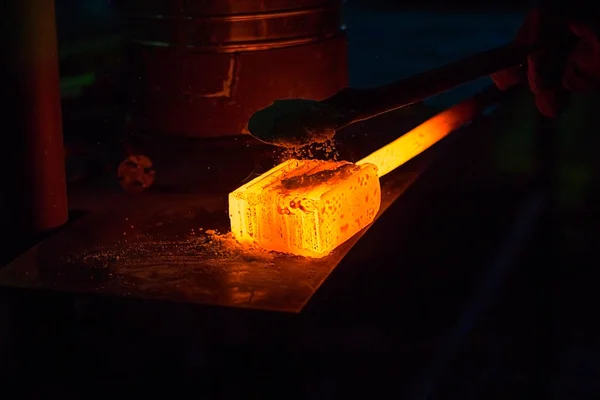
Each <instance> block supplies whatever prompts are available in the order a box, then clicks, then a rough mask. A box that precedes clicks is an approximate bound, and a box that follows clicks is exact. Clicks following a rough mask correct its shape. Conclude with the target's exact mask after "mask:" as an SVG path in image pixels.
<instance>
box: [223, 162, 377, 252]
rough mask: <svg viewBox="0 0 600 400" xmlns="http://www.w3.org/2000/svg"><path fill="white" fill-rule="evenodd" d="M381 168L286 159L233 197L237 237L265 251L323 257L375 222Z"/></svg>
mask: <svg viewBox="0 0 600 400" xmlns="http://www.w3.org/2000/svg"><path fill="white" fill-rule="evenodd" d="M380 202H381V189H380V186H379V179H378V177H377V167H375V166H374V165H372V164H362V165H360V166H359V165H356V164H352V163H349V162H329V161H320V160H288V161H286V162H284V163H282V164H280V165H278V166H276V167H275V168H273V169H271V170H270V171H268V172H266V173H264V174H263V175H261V176H259V177H257V178H256V179H254V180H252V181H251V182H248V183H247V184H245V185H243V186H241V187H240V188H238V189H236V190H235V191H233V192H231V193H230V194H229V217H230V220H231V231H232V233H233V236H234V237H235V238H236V239H237V240H238V241H240V242H242V243H249V244H257V245H259V246H260V247H262V248H264V249H267V250H274V251H279V252H283V253H290V254H295V255H301V256H308V257H323V256H326V255H327V254H329V253H330V252H331V251H332V250H333V249H335V248H336V247H337V246H339V245H340V244H342V243H344V242H345V241H346V240H348V239H350V238H351V237H352V236H353V235H354V234H356V233H357V232H359V231H360V230H361V229H363V228H364V227H366V226H367V225H369V224H370V223H371V222H373V220H374V219H375V216H376V215H377V212H378V211H379V206H380Z"/></svg>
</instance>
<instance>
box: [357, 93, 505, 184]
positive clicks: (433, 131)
mask: <svg viewBox="0 0 600 400" xmlns="http://www.w3.org/2000/svg"><path fill="white" fill-rule="evenodd" d="M498 94H499V91H498V90H497V89H496V88H490V89H487V90H484V91H483V92H481V93H480V94H478V95H476V96H474V97H472V98H470V99H468V100H465V101H463V102H461V103H459V104H457V105H455V106H453V107H450V108H449V109H447V110H445V111H442V112H441V113H439V114H437V115H436V116H434V117H433V118H431V119H428V120H427V121H425V122H423V123H422V124H421V125H419V126H417V127H416V128H414V129H413V130H411V131H409V132H407V133H405V134H404V135H402V136H401V137H399V138H398V139H396V140H394V141H393V142H391V143H389V144H387V145H385V146H383V147H382V148H380V149H379V150H376V151H374V152H373V153H371V154H369V155H368V156H366V157H365V158H363V159H362V160H360V161H358V162H357V163H356V164H358V165H362V164H374V165H376V166H377V175H378V176H379V177H380V178H381V177H382V176H384V175H386V174H388V173H389V172H391V171H393V170H394V169H396V168H398V167H399V166H401V165H402V164H404V163H406V162H407V161H409V160H411V159H412V158H414V157H416V156H418V155H419V154H421V153H422V152H424V151H425V150H427V149H428V148H430V147H431V146H433V145H434V144H436V143H437V142H439V141H440V140H442V139H443V138H445V137H446V136H448V134H450V133H451V132H452V131H455V130H456V129H458V128H460V127H461V126H462V125H464V124H465V123H467V122H469V121H471V120H472V119H473V118H474V117H476V116H477V115H478V114H479V113H480V112H481V111H482V110H483V109H485V108H486V107H487V106H489V105H490V103H491V102H492V101H494V100H497V97H498Z"/></svg>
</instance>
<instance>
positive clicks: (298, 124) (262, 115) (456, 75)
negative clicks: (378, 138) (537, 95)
mask: <svg viewBox="0 0 600 400" xmlns="http://www.w3.org/2000/svg"><path fill="white" fill-rule="evenodd" d="M539 47H540V46H539V45H537V46H533V45H532V46H520V45H515V44H509V45H505V46H502V47H498V48H495V49H492V50H488V51H486V52H483V53H480V54H476V55H474V56H471V57H468V58H465V59H462V60H460V61H457V62H454V63H451V64H448V65H445V66H442V67H440V68H437V69H434V70H431V71H428V72H425V73H421V74H419V75H416V76H413V77H410V78H407V79H403V80H400V81H397V82H394V83H391V84H388V85H384V86H380V87H375V88H368V89H352V88H344V89H342V90H340V91H339V92H338V93H336V94H335V95H333V96H331V97H329V98H327V99H325V100H322V101H314V100H305V99H286V100H276V101H275V102H274V103H273V104H272V105H270V106H268V107H266V108H263V109H262V110H259V111H257V112H256V113H255V114H254V115H253V116H252V117H251V118H250V121H249V123H248V130H249V131H250V133H251V134H252V136H254V137H256V138H257V139H259V140H261V141H263V142H266V143H270V144H274V145H278V146H285V147H297V146H302V145H306V144H309V143H312V142H315V141H320V140H322V139H323V138H324V137H333V135H335V133H336V132H337V131H338V130H340V129H342V128H344V127H346V126H348V125H351V124H353V123H355V122H359V121H363V120H366V119H370V118H373V117H376V116H378V115H381V114H384V113H387V112H390V111H393V110H397V109H399V108H402V107H406V106H408V105H411V104H414V103H417V102H420V101H422V100H425V99H427V98H429V97H432V96H435V95H437V94H440V93H443V92H445V91H448V90H450V89H453V88H455V87H457V86H460V85H462V84H464V83H467V82H471V81H474V80H476V79H478V78H481V77H484V76H487V75H490V74H492V73H494V72H497V71H500V70H503V69H506V68H510V67H515V66H520V65H523V64H524V63H525V62H526V59H527V56H528V55H529V54H531V53H532V52H534V51H536V50H537V49H539Z"/></svg>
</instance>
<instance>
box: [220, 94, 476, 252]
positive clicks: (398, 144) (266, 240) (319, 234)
mask: <svg viewBox="0 0 600 400" xmlns="http://www.w3.org/2000/svg"><path fill="white" fill-rule="evenodd" d="M480 100H481V99H478V98H477V97H474V98H472V99H469V100H467V101H464V102H462V103H459V104H457V105H455V106H453V107H451V108H449V109H448V110H445V111H443V112H441V113H439V114H438V115H436V116H434V117H433V118H431V119H429V120H427V121H425V122H424V123H422V124H421V125H419V126H417V127H416V128H414V129H413V130H411V131H409V132H408V133H406V134H404V135H402V136H401V137H400V138H398V139H396V140H394V141H393V142H391V143H389V144H388V145H386V146H384V147H382V148H381V149H379V150H377V151H375V152H373V153H372V154H370V155H368V156H367V157H365V158H363V159H362V160H360V161H358V162H357V163H356V164H352V163H349V162H330V161H318V160H303V161H300V160H289V161H286V162H284V163H282V164H280V165H278V166H276V167H275V168H273V169H271V170H270V171H267V172H265V173H264V174H263V175H261V176H259V177H257V178H256V179H254V180H252V181H251V182H249V183H247V184H245V185H243V186H241V187H240V188H238V189H236V190H235V191H233V192H232V193H230V194H229V217H230V221H231V231H232V233H233V236H234V237H235V238H236V239H237V240H238V241H239V242H242V243H251V244H255V245H258V246H260V247H262V248H264V249H267V250H273V251H279V252H283V253H289V254H294V255H299V256H308V257H324V256H326V255H327V254H329V253H330V252H331V251H332V250H333V249H335V248H336V247H337V246H339V245H341V244H342V243H344V242H345V241H346V240H348V239H350V238H351V237H352V236H353V235H355V234H356V233H358V232H359V231H360V230H361V229H363V228H365V227H366V226H367V225H369V224H370V223H371V222H373V220H374V219H375V216H376V215H377V212H378V211H379V207H380V201H381V189H380V184H379V178H380V177H382V176H384V175H386V174H387V173H389V172H391V171H393V170H394V169H396V168H398V167H399V166H400V165H402V164H404V163H406V162H407V161H409V160H410V159H412V158H414V157H416V156H417V155H419V154H420V153H422V152H423V151H425V150H427V149H428V148H429V147H431V146H432V145H434V144H435V143H437V142H438V141H440V140H441V139H443V138H444V137H446V136H447V135H448V134H449V133H450V132H452V131H454V130H456V129H457V128H459V127H460V126H461V125H463V124H464V123H465V122H468V121H470V120H471V119H473V118H474V117H475V116H476V115H477V114H478V113H479V112H480V111H481V109H482V108H483V104H484V102H481V101H480Z"/></svg>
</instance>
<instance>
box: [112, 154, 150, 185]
mask: <svg viewBox="0 0 600 400" xmlns="http://www.w3.org/2000/svg"><path fill="white" fill-rule="evenodd" d="M117 174H118V177H119V183H120V184H121V187H122V188H123V189H125V190H126V191H128V192H130V193H140V192H142V191H144V190H146V189H148V188H149V187H150V186H152V184H153V183H154V176H155V171H154V170H153V169H152V161H151V160H150V159H149V158H148V157H146V156H143V155H131V156H129V157H127V159H126V160H125V161H123V162H122V163H121V164H120V165H119V169H118V171H117Z"/></svg>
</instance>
